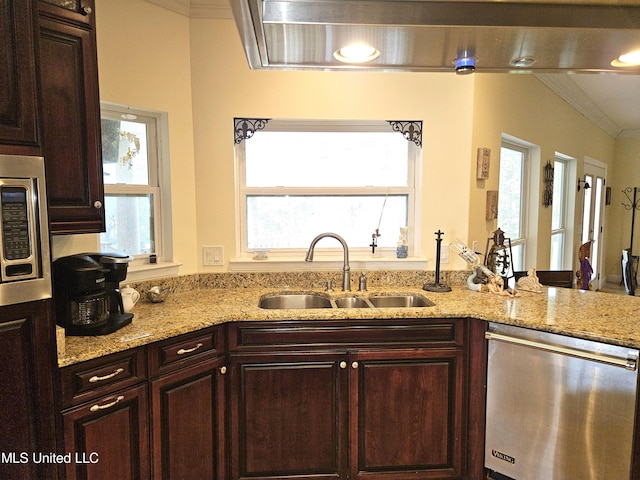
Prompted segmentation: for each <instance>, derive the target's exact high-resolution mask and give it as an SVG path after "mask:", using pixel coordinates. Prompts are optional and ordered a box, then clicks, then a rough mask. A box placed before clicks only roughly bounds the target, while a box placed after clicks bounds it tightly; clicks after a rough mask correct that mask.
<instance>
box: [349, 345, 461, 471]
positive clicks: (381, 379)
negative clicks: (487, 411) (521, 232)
mask: <svg viewBox="0 0 640 480" xmlns="http://www.w3.org/2000/svg"><path fill="white" fill-rule="evenodd" d="M350 359H351V385H350V386H351V389H350V398H349V401H350V414H351V417H350V433H351V435H350V436H351V442H350V444H351V476H350V478H371V477H377V476H379V477H384V478H396V479H404V480H409V479H412V478H416V479H418V478H463V477H462V475H463V469H462V466H463V460H462V454H463V445H464V444H465V431H464V428H463V411H464V399H463V392H464V388H463V380H464V376H463V368H462V367H463V364H464V363H463V351H462V350H460V349H443V350H439V349H431V350H429V349H421V350H411V351H395V352H394V351H379V352H362V353H355V354H352V355H351V356H350Z"/></svg>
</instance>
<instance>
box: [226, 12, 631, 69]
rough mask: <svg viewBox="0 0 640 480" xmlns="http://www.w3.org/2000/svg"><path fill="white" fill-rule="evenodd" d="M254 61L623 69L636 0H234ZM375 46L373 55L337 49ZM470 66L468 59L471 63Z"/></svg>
mask: <svg viewBox="0 0 640 480" xmlns="http://www.w3.org/2000/svg"><path fill="white" fill-rule="evenodd" d="M230 3H231V8H232V11H233V15H234V18H235V21H236V25H237V27H238V31H239V33H240V37H241V39H242V42H243V45H244V49H245V53H246V55H247V60H248V62H249V66H250V68H252V69H277V70H374V71H418V72H420V71H449V72H452V71H454V70H455V66H456V63H457V62H458V64H460V61H461V59H462V60H464V59H467V60H468V61H469V62H471V63H472V64H473V65H471V66H472V67H474V68H475V69H476V71H477V72H482V71H486V72H514V71H527V72H567V71H574V72H618V73H621V72H625V73H627V72H628V73H635V74H638V73H640V65H636V66H626V67H624V68H622V67H614V66H612V64H611V62H612V60H614V59H616V58H617V57H618V56H619V55H621V54H623V53H627V52H630V51H634V50H636V51H637V50H640V6H639V5H638V2H637V0H626V1H625V0H622V1H620V0H592V1H590V2H588V1H586V0H573V1H572V0H564V1H563V2H562V3H558V2H553V1H552V0H538V1H529V2H511V1H496V0H475V1H474V0H471V1H459V0H448V1H435V0H230ZM356 42H357V43H366V44H368V45H372V46H374V47H375V48H376V49H377V50H378V51H379V55H378V56H377V58H375V60H373V61H371V62H369V63H362V64H357V65H352V64H345V63H342V62H340V61H338V60H336V58H335V57H334V52H336V51H337V50H338V49H340V48H341V47H344V46H346V45H348V44H352V43H356ZM471 71H473V68H471Z"/></svg>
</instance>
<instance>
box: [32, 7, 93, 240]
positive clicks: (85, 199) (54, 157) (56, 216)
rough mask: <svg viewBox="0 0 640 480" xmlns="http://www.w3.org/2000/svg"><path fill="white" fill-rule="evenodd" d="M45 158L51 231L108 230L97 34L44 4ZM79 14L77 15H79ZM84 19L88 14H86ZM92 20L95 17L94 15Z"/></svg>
mask: <svg viewBox="0 0 640 480" xmlns="http://www.w3.org/2000/svg"><path fill="white" fill-rule="evenodd" d="M39 5H40V15H39V26H40V77H41V84H42V105H43V108H42V114H43V129H44V157H45V164H46V169H47V193H48V197H49V220H50V222H51V232H52V233H97V232H101V231H104V207H103V204H104V191H103V183H102V150H101V135H100V102H99V94H98V66H97V54H96V37H95V30H94V29H93V25H94V22H91V25H84V24H81V23H74V22H72V21H70V20H69V19H66V18H64V17H60V18H58V17H56V16H53V15H51V11H54V12H56V13H57V12H62V13H66V12H68V10H66V9H64V8H60V7H52V5H50V4H48V3H43V2H39ZM76 15H77V14H76ZM83 18H84V17H83ZM88 18H93V14H91V15H89V16H88Z"/></svg>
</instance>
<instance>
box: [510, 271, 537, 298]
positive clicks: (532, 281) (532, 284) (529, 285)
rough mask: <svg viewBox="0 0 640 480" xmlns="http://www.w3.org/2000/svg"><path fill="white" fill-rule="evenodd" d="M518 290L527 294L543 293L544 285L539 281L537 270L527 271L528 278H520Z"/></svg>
mask: <svg viewBox="0 0 640 480" xmlns="http://www.w3.org/2000/svg"><path fill="white" fill-rule="evenodd" d="M516 285H517V287H518V289H520V290H526V291H527V292H535V293H540V292H542V284H541V283H540V280H539V279H538V275H537V274H536V269H535V268H530V269H529V270H528V271H527V276H526V277H520V278H519V279H518V282H517V283H516Z"/></svg>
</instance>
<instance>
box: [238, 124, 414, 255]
mask: <svg viewBox="0 0 640 480" xmlns="http://www.w3.org/2000/svg"><path fill="white" fill-rule="evenodd" d="M419 154H420V148H419V147H417V146H416V145H415V144H414V143H412V142H409V141H407V140H406V139H405V138H404V137H403V136H402V135H401V134H400V133H398V132H396V131H393V130H392V129H391V126H390V125H389V123H388V122H383V121H380V122H362V123H355V122H346V121H313V122H312V121H292V120H288V121H284V120H271V121H269V123H268V124H267V126H266V128H265V129H264V130H260V131H258V132H256V133H255V135H254V136H253V137H251V138H249V139H246V140H244V141H242V142H240V143H239V144H237V145H236V158H237V162H238V164H237V165H238V189H239V197H240V198H239V205H240V212H239V218H240V231H241V235H240V238H241V246H240V252H241V253H242V254H245V255H250V254H251V252H252V251H254V250H256V249H270V251H271V253H274V252H275V253H278V252H280V253H287V252H292V251H293V250H299V249H307V248H308V247H309V244H310V242H311V240H312V239H313V238H314V237H315V236H316V235H318V234H320V233H323V232H333V233H336V234H338V235H340V236H342V237H343V238H344V239H345V240H346V241H347V243H348V245H349V248H350V249H351V250H352V251H354V250H355V251H357V250H358V249H360V250H361V251H363V252H364V251H367V250H368V251H369V252H371V243H372V240H373V237H374V233H375V232H376V230H378V232H379V233H380V234H381V235H380V236H379V237H376V239H375V240H376V243H377V248H376V252H378V253H380V252H383V253H384V252H385V251H387V252H391V251H393V253H394V254H395V249H396V244H397V241H398V237H399V235H400V228H401V227H407V226H408V227H409V232H410V233H409V253H410V255H415V254H416V252H414V248H413V238H412V237H413V236H412V235H411V232H413V231H415V230H414V229H415V228H416V221H415V218H414V212H415V203H416V187H415V183H416V181H415V179H416V177H417V175H416V169H417V166H418V158H419ZM327 247H329V248H337V247H339V246H338V245H337V244H335V245H334V244H329V242H327ZM319 248H324V245H322V244H320V245H319Z"/></svg>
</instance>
